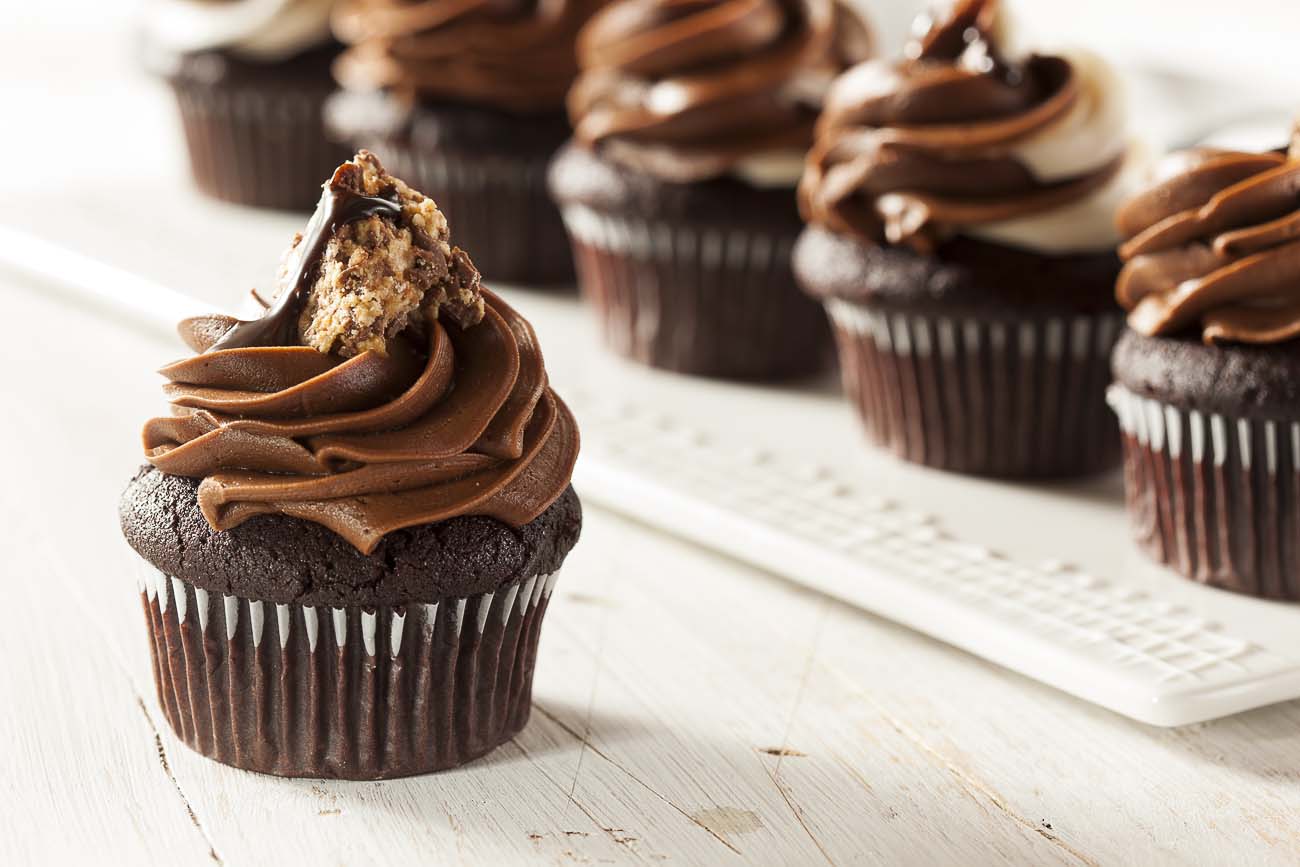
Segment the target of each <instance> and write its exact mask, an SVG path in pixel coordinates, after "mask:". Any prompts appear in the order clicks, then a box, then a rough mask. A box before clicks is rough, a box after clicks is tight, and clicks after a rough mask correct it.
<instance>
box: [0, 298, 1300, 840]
mask: <svg viewBox="0 0 1300 867" xmlns="http://www.w3.org/2000/svg"><path fill="white" fill-rule="evenodd" d="M0 304H2V305H3V309H4V310H6V311H7V313H8V314H9V316H10V317H11V319H10V321H11V322H15V323H30V324H33V325H35V326H36V327H31V328H28V327H20V328H15V329H10V330H9V332H8V335H7V339H6V340H5V341H3V343H2V345H0V369H2V370H5V371H6V372H7V375H6V378H5V381H4V396H5V407H6V416H5V423H4V424H3V425H0V449H3V454H4V455H5V456H6V460H7V476H6V479H5V484H4V485H3V486H0V510H2V511H0V527H3V528H4V531H3V533H4V537H3V542H4V544H3V547H2V548H0V550H3V551H4V554H3V558H4V559H3V561H2V565H0V572H2V573H3V575H4V576H5V579H6V580H5V586H6V587H7V588H8V590H9V592H10V593H11V594H13V595H12V596H11V597H10V606H11V608H10V612H11V616H10V618H9V621H8V623H7V626H6V628H5V629H3V630H0V658H3V659H4V660H5V663H4V664H3V665H2V666H0V689H3V693H0V694H3V695H5V696H6V699H7V700H6V701H5V702H4V703H2V704H0V766H3V767H4V768H5V773H4V774H3V775H2V776H0V840H2V841H3V842H2V843H0V859H3V860H5V861H6V862H9V861H12V862H13V863H33V862H49V861H51V860H55V859H59V860H64V859H78V860H86V859H89V858H92V857H102V856H103V855H105V854H109V855H111V856H112V860H120V861H133V862H142V861H145V860H148V861H154V860H158V861H161V860H163V859H167V860H168V861H170V862H174V863H185V864H188V863H210V862H213V861H215V862H217V863H222V864H260V863H272V862H274V863H279V864H284V865H292V864H319V863H331V864H333V863H340V864H350V863H363V862H379V861H382V862H389V863H412V862H415V861H423V862H426V863H428V862H432V863H447V864H493V865H496V864H516V863H518V864H524V863H550V864H557V863H558V864H566V863H614V864H623V863H670V864H671V863H678V864H729V863H733V864H741V863H746V864H819V863H826V864H846V863H904V864H969V863H1034V864H1092V863H1099V864H1116V863H1134V864H1139V863H1140V864H1158V863H1222V862H1223V861H1224V860H1227V859H1229V858H1232V859H1235V860H1239V861H1241V862H1242V863H1249V864H1285V863H1294V862H1295V861H1296V860H1297V859H1298V858H1300V835H1298V834H1297V826H1296V820H1295V818H1294V817H1295V816H1296V815H1300V772H1297V770H1296V769H1297V767H1300V741H1298V740H1297V735H1296V732H1297V730H1300V706H1297V705H1296V704H1291V705H1284V706H1279V707H1275V708H1271V709H1267V710H1263V711H1259V712H1255V713H1251V714H1247V715H1244V716H1242V717H1238V718H1235V719H1231V720H1226V721H1222V722H1218V723H1214V724H1210V725H1205V726H1198V727H1193V728H1191V729H1183V730H1175V731H1160V730H1153V729H1148V728H1145V727H1142V726H1140V725H1137V724H1134V723H1131V722H1128V721H1126V720H1124V719H1122V718H1119V717H1117V716H1114V715H1112V714H1109V713H1106V712H1105V711H1100V710H1098V709H1096V708H1093V707H1091V706H1088V705H1086V704H1084V703H1082V702H1078V701H1075V700H1073V699H1070V698H1068V697H1065V696H1062V695H1060V694H1058V693H1055V692H1053V691H1050V690H1047V689H1045V688H1042V687H1039V686H1038V685H1036V684H1034V683H1032V682H1030V681H1027V680H1024V679H1022V678H1019V677H1016V676H1014V675H1011V674H1008V673H1006V672H1004V671H1002V670H1000V669H996V668H993V667H991V666H988V665H985V664H983V663H980V662H979V661H977V660H974V659H971V658H969V657H966V656H964V655H962V654H960V653H957V652H955V651H952V650H950V649H948V648H944V647H942V646H939V645H936V644H935V643H933V642H930V641H928V640H926V639H923V638H920V637H918V636H916V635H914V634H912V633H909V632H907V631H905V630H902V629H899V628H897V627H894V626H892V625H889V624H887V623H883V622H881V621H878V620H876V619H874V618H872V617H870V616H867V615H863V614H861V613H859V612H857V611H855V610H852V609H849V608H847V607H845V606H842V605H839V604H838V603H834V602H832V601H829V600H827V599H825V598H822V597H819V596H817V595H815V594H811V593H808V592H806V591H802V590H799V589H797V588H795V587H792V586H790V585H788V584H786V583H784V582H781V581H778V580H776V579H774V578H771V577H769V576H766V575H764V574H763V573H761V572H758V571H756V570H753V569H750V568H748V567H744V566H741V565H739V564H737V563H735V562H732V561H729V560H726V559H723V558H720V557H717V556H715V555H712V554H710V553H708V552H705V551H703V550H701V549H698V548H695V547H693V546H690V545H687V544H684V543H681V542H678V541H675V540H673V539H670V538H668V537H665V536H662V535H659V534H657V533H654V532H651V531H649V530H647V529H644V528H642V527H640V526H638V525H636V524H634V523H631V522H628V521H626V520H623V519H620V518H616V517H614V516H612V515H609V514H606V513H604V512H602V511H600V510H596V509H589V510H588V518H587V527H586V530H585V533H584V538H583V540H582V543H581V545H580V546H579V547H578V549H577V550H576V551H575V552H574V554H573V556H572V558H571V560H570V562H569V563H568V564H567V565H566V568H565V574H564V575H563V578H562V580H561V583H560V585H559V587H558V590H557V596H556V599H555V604H553V605H552V606H551V609H550V613H549V614H548V620H547V625H546V628H545V637H544V639H543V642H542V649H541V658H540V660H539V663H538V675H537V684H536V690H535V695H536V707H535V710H534V714H533V720H532V722H531V723H530V725H529V726H528V728H527V729H526V730H525V731H524V732H523V733H522V734H521V735H520V736H519V737H517V738H516V739H515V740H514V741H513V742H511V743H510V744H508V745H507V746H505V747H503V748H502V749H501V750H499V751H497V752H496V753H495V754H493V755H492V756H490V757H489V758H488V759H487V760H485V761H482V762H479V763H476V764H473V765H471V766H469V767H466V768H463V769H460V770H457V771H454V772H452V773H448V774H443V775H439V776H435V777H429V778H423V779H416V780H408V781H390V782H382V783H325V782H319V781H286V780H278V779H275V778H270V777H262V776H257V775H253V774H247V773H243V772H239V771H234V770H231V769H228V768H225V767H222V766H219V765H216V764H213V763H211V762H208V761H206V760H204V759H201V758H199V757H197V756H195V755H193V754H191V753H190V752H189V751H188V750H187V749H186V748H185V747H184V746H182V745H181V744H179V743H178V742H177V740H176V739H175V738H174V737H173V736H172V735H171V733H170V731H168V730H167V728H166V724H165V722H163V720H162V717H161V714H160V713H159V711H158V708H157V705H156V702H155V700H154V697H153V695H152V685H151V683H150V680H149V670H148V658H147V653H146V649H145V643H144V637H143V636H144V633H143V624H142V622H141V618H140V609H139V600H138V596H137V595H136V590H135V586H134V579H133V576H132V572H131V565H132V564H131V557H132V555H130V553H129V552H128V551H127V550H126V549H125V546H124V545H123V544H122V543H121V541H120V539H119V536H118V531H117V527H116V518H115V514H114V506H115V499H116V496H117V493H118V491H119V490H120V488H121V486H122V484H123V482H124V481H125V479H126V478H127V476H128V474H129V473H130V471H131V469H132V467H133V466H134V465H135V463H136V461H137V457H136V456H137V453H138V451H137V450H138V448H139V443H138V430H139V425H140V422H141V420H142V419H143V418H145V417H146V416H147V415H148V414H150V413H151V412H155V411H158V410H159V409H160V408H161V407H162V399H161V395H160V393H159V392H158V391H157V382H156V381H155V379H154V377H152V376H151V375H150V374H149V371H150V370H152V369H153V368H155V367H157V366H158V365H159V363H160V362H163V361H166V360H167V359H168V358H170V357H171V356H172V355H173V354H175V352H176V351H177V349H176V347H175V346H172V345H169V344H167V343H165V342H163V341H161V340H159V339H157V338H156V337H154V336H151V335H148V334H146V333H144V332H134V331H131V330H129V329H126V328H122V327H119V326H115V325H112V324H109V323H107V322H106V321H105V320H103V319H102V318H100V317H98V316H96V315H93V314H92V313H90V312H88V311H82V310H77V309H75V308H74V307H72V306H70V305H68V304H67V303H66V301H65V299H64V298H63V297H61V296H59V295H57V294H56V293H52V292H50V291H49V290H48V289H46V288H44V287H36V286H32V285H30V284H20V283H19V281H17V280H16V279H14V278H13V277H12V276H9V275H0ZM9 853H12V855H13V856H14V857H13V858H4V857H3V856H4V855H6V854H9Z"/></svg>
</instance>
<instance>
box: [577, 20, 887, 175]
mask: <svg viewBox="0 0 1300 867" xmlns="http://www.w3.org/2000/svg"><path fill="white" fill-rule="evenodd" d="M869 52H870V38H869V35H868V32H867V28H866V25H865V24H864V23H863V22H862V21H861V20H860V19H858V18H857V17H856V15H855V13H853V12H851V11H850V10H849V9H848V8H847V7H845V6H843V5H841V3H840V2H838V0H720V2H718V0H617V2H615V3H613V4H611V5H610V6H608V7H607V8H605V9H603V10H601V11H600V12H599V13H598V14H597V15H596V16H595V17H594V18H592V20H591V22H590V23H589V24H588V25H587V26H586V27H585V28H583V31H582V33H581V34H580V35H579V38H578V60H579V64H580V65H581V67H582V75H581V76H580V77H579V78H578V80H577V82H576V83H575V84H574V87H573V90H572V91H571V92H570V93H569V101H568V104H569V116H570V118H571V119H572V120H573V124H574V131H575V136H576V138H577V140H578V141H579V142H580V143H581V144H583V145H585V146H587V147H591V148H598V149H600V150H601V152H602V153H604V154H605V155H607V156H609V157H610V158H612V159H614V160H616V161H618V162H621V163H623V164H626V165H629V166H631V167H633V168H636V169H639V170H643V171H647V172H650V173H651V174H656V175H660V176H662V177H665V178H667V179H669V180H673V181H694V180H701V179H704V178H709V177H716V176H719V175H722V174H725V173H727V172H728V171H729V170H731V169H732V168H733V167H735V166H736V165H737V164H738V163H740V162H741V161H743V160H745V159H747V158H750V157H754V156H757V155H765V154H771V153H781V152H786V151H790V150H794V151H796V152H797V153H802V152H803V151H804V150H806V149H807V147H808V145H809V144H810V142H811V140H812V125H813V120H814V118H815V116H816V112H817V110H818V108H819V106H820V102H821V98H822V95H823V93H824V91H825V88H826V86H827V85H828V83H829V81H830V79H831V77H832V76H834V75H835V74H836V73H838V72H839V71H840V70H842V69H843V68H844V67H845V66H847V65H849V64H851V63H854V62H857V61H858V60H862V59H864V58H865V57H866V56H867V55H868V54H869Z"/></svg>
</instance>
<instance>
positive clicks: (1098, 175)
mask: <svg viewBox="0 0 1300 867" xmlns="http://www.w3.org/2000/svg"><path fill="white" fill-rule="evenodd" d="M999 30H1000V18H999V6H998V3H997V0H960V2H957V3H956V4H955V5H954V6H953V7H952V8H951V10H950V11H949V13H948V14H947V16H946V17H931V16H922V17H921V18H920V19H918V26H917V27H916V35H915V37H914V38H913V40H912V41H911V42H909V44H908V45H907V48H906V50H905V58H904V59H903V60H901V61H898V62H886V61H877V62H870V63H866V64H861V65H859V66H856V67H854V68H853V69H851V70H849V71H848V72H846V73H845V74H844V75H842V76H841V77H840V78H839V79H837V80H836V82H835V83H834V85H832V87H831V90H830V93H829V95H828V96H827V100H826V108H825V110H824V112H823V113H822V116H821V119H820V120H819V122H818V137H817V143H816V144H815V145H814V147H813V149H812V151H811V152H810V153H809V156H808V161H807V165H806V167H805V172H804V177H803V179H802V182H801V184H800V201H801V207H802V209H803V213H804V216H805V218H806V219H807V220H808V221H809V222H813V223H817V224H820V225H823V226H825V227H826V228H829V229H831V230H832V231H835V232H839V233H842V234H849V235H854V236H857V237H860V238H863V239H865V240H867V241H869V242H872V243H877V244H881V243H884V244H899V245H907V246H910V247H912V248H913V249H915V250H917V251H918V252H921V253H929V252H932V251H933V249H934V248H935V247H936V246H937V244H938V243H940V242H941V241H942V240H943V239H944V238H945V237H947V236H950V235H953V234H957V233H960V234H966V235H971V236H976V237H987V238H988V239H990V240H997V241H1002V242H1005V243H1011V244H1013V245H1020V246H1024V247H1029V248H1038V249H1043V250H1048V251H1051V252H1065V251H1078V250H1101V249H1105V248H1107V247H1109V246H1113V243H1114V241H1115V237H1114V234H1113V228H1112V227H1111V225H1110V214H1111V213H1113V206H1114V204H1117V201H1114V202H1110V204H1108V205H1106V206H1101V205H1100V204H1099V203H1098V202H1097V201H1096V199H1097V197H1098V196H1100V195H1101V194H1102V193H1103V191H1105V192H1108V193H1110V195H1111V198H1114V194H1113V190H1111V189H1110V187H1112V186H1113V182H1115V181H1116V180H1117V179H1118V178H1119V177H1120V174H1121V173H1120V172H1119V169H1120V167H1121V166H1122V164H1123V162H1124V156H1125V152H1126V150H1127V144H1126V141H1125V139H1124V134H1123V125H1124V124H1123V108H1122V104H1121V102H1120V100H1118V99H1117V98H1116V91H1117V89H1118V88H1117V86H1116V84H1115V82H1114V80H1113V78H1112V77H1111V75H1110V74H1109V71H1108V70H1107V68H1106V67H1105V65H1104V64H1103V63H1101V62H1100V61H1099V60H1097V59H1096V58H1093V57H1091V56H1089V55H1086V54H1083V53H1081V52H1080V53H1076V54H1074V55H1072V56H1071V57H1069V58H1067V57H1065V56H1047V55H1037V54H1033V55H1029V56H1028V57H1026V58H1025V59H1024V60H1023V61H1015V62H1013V61H1011V60H1008V59H1007V58H1005V57H1003V56H1002V54H1001V52H1000V49H999V45H998V33H999ZM1072 209H1073V210H1072ZM1057 216H1060V217H1062V218H1063V219H1061V220H1058V221H1056V222H1054V223H1044V222H1043V221H1044V218H1046V217H1057ZM1067 218H1068V219H1067Z"/></svg>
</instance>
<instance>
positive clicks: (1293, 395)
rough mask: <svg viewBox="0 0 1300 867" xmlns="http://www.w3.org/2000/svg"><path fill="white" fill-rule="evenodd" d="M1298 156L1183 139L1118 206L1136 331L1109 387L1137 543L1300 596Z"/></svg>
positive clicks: (1205, 572)
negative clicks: (1189, 144)
mask: <svg viewBox="0 0 1300 867" xmlns="http://www.w3.org/2000/svg"><path fill="white" fill-rule="evenodd" d="M1297 191H1300V160H1297V159H1296V158H1295V153H1294V150H1293V152H1292V154H1291V155H1287V154H1285V153H1280V152H1271V153H1262V154H1257V153H1242V152H1239V151H1227V150H1217V149H1210V148H1200V149H1196V150H1191V151H1185V152H1182V153H1178V154H1174V155H1172V156H1170V157H1168V158H1167V159H1166V160H1165V161H1164V162H1163V163H1162V164H1161V166H1160V168H1159V170H1158V172H1157V174H1156V177H1155V179H1154V181H1153V183H1152V185H1151V186H1150V187H1149V188H1148V189H1146V190H1144V191H1142V192H1141V193H1139V194H1138V195H1137V196H1135V197H1134V198H1133V199H1132V200H1131V201H1129V202H1128V203H1127V204H1125V205H1124V207H1123V208H1122V209H1121V210H1120V212H1119V215H1118V223H1119V227H1120V230H1121V231H1122V232H1123V233H1124V235H1125V237H1126V238H1127V240H1126V241H1125V243H1124V244H1123V246H1122V247H1121V248H1120V253H1121V255H1122V256H1123V258H1124V260H1125V264H1124V270H1123V271H1122V272H1121V274H1120V277H1119V282H1118V284H1117V288H1116V294H1117V295H1118V297H1119V301H1120V303H1121V304H1123V305H1124V307H1125V308H1127V309H1128V310H1129V311H1130V312H1129V316H1128V325H1129V329H1130V330H1129V331H1127V332H1126V333H1125V334H1124V336H1123V337H1122V338H1121V339H1120V342H1119V346H1117V347H1116V350H1115V357H1114V374H1115V385H1114V386H1113V387H1112V388H1111V391H1110V399H1111V403H1112V405H1113V406H1114V407H1115V410H1116V412H1117V413H1118V414H1119V418H1120V422H1121V426H1122V428H1123V431H1124V481H1125V488H1126V490H1127V500H1128V509H1129V515H1130V517H1131V520H1132V526H1133V531H1134V534H1135V536H1136V537H1137V540H1138V543H1139V544H1140V545H1141V546H1142V548H1143V549H1144V550H1145V551H1146V552H1147V553H1148V554H1150V555H1151V556H1152V557H1153V558H1155V559H1156V560H1158V561H1160V562H1162V563H1165V564H1166V565H1168V566H1170V567H1172V568H1174V569H1176V570H1178V571H1179V572H1180V573H1182V574H1183V575H1185V576H1186V577H1188V578H1191V579H1193V580H1196V581H1200V582H1203V583H1205V584H1210V585H1213V586H1215V587H1222V588H1224V589H1227V590H1235V591H1237V592H1240V593H1249V594H1252V595H1255V596H1264V597H1269V598H1274V599H1291V600H1300V341H1297V339H1296V338H1297V337H1300V198H1297Z"/></svg>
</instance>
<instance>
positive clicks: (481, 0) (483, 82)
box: [334, 0, 605, 114]
mask: <svg viewBox="0 0 1300 867" xmlns="http://www.w3.org/2000/svg"><path fill="white" fill-rule="evenodd" d="M603 2H605V0H414V2H412V0H344V2H342V3H340V4H339V6H338V7H337V9H336V11H335V14H334V31H335V33H336V34H337V35H338V37H339V38H340V39H342V40H343V41H344V42H346V43H349V44H350V45H351V46H352V47H351V48H350V49H349V50H348V51H346V52H345V53H344V54H343V56H342V57H340V58H339V61H338V63H337V64H336V65H335V74H336V76H337V77H338V79H339V81H340V82H341V83H342V84H343V85H344V86H345V87H348V88H351V89H353V90H368V89H374V88H387V89H390V90H393V91H396V92H400V93H405V94H409V95H412V96H415V97H422V98H432V99H446V100H451V101H453V102H461V103H465V104H469V105H487V106H493V107H495V108H499V109H502V110H505V111H509V112H513V113H516V114H540V113H546V112H555V111H558V110H561V109H563V107H564V94H565V92H566V91H567V90H568V89H569V85H570V84H572V82H573V79H574V76H575V75H577V72H578V67H577V61H576V59H575V57H574V39H575V38H576V36H577V33H578V30H579V28H581V27H582V25H583V24H584V23H585V22H586V21H587V19H588V18H590V17H591V15H592V13H593V12H595V11H596V9H598V8H599V7H600V6H601V5H602V3H603Z"/></svg>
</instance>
